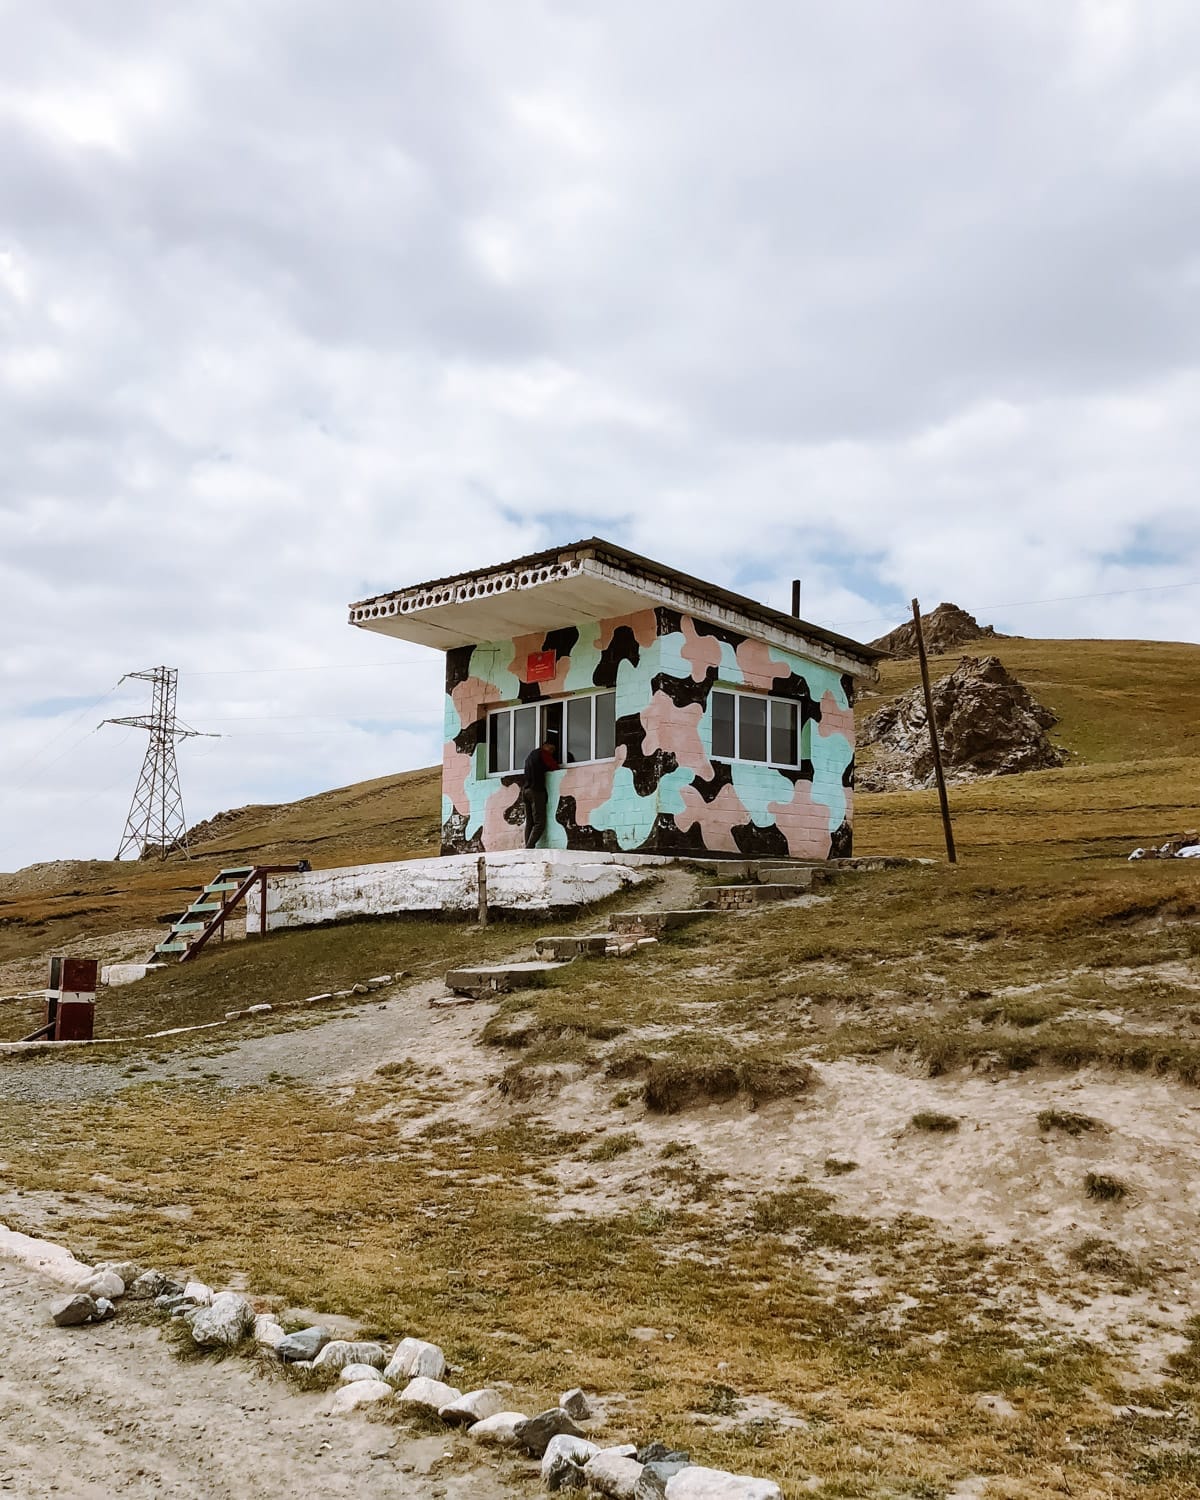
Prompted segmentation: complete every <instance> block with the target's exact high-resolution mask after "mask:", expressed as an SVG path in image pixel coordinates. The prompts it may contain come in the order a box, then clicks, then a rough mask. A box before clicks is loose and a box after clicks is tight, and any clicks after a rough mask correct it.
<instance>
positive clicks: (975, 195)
mask: <svg viewBox="0 0 1200 1500" xmlns="http://www.w3.org/2000/svg"><path fill="white" fill-rule="evenodd" d="M0 35H3V37H4V39H5V41H4V45H3V48H2V49H0V627H2V635H0V721H2V722H0V869H11V868H14V867H16V866H17V865H20V864H23V863H27V862H30V861H32V860H39V859H48V858H55V857H63V856H94V857H109V856H111V855H112V854H113V853H114V852H115V849H116V845H117V841H118V839H119V836H120V833H121V828H122V824H123V821H124V817H125V812H126V807H127V804H128V800H129V797H130V795H131V793H132V790H133V784H134V782H135V780H136V778H137V773H138V769H139V766H140V764H141V756H142V753H143V751H144V748H145V736H144V735H143V734H141V733H139V732H137V731H133V730H122V729H114V728H106V729H103V730H100V731H99V732H96V733H92V732H90V731H92V730H93V728H94V726H95V724H96V723H97V722H98V721H99V719H101V718H102V717H105V716H107V715H111V714H129V713H136V712H138V711H139V710H140V709H141V708H142V706H143V704H144V703H145V702H146V701H147V698H148V689H147V690H146V693H143V692H142V691H141V690H142V689H144V688H146V685H145V684H138V683H133V684H130V683H126V684H125V686H124V687H123V688H122V689H121V690H120V692H109V690H110V689H112V688H113V687H114V685H115V684H116V682H117V679H118V678H119V677H120V676H121V674H122V673H123V672H126V671H129V670H132V669H137V668H144V667H149V666H152V665H156V664H158V663H160V662H161V663H165V664H167V665H171V666H176V667H178V668H179V669H180V672H181V678H180V712H181V714H182V715H183V716H184V717H185V718H186V719H187V720H188V721H189V722H191V723H192V724H194V725H195V726H196V727H198V728H202V729H208V730H213V731H220V733H221V734H222V736H223V737H222V738H220V739H205V740H194V741H190V742H189V743H187V744H185V745H184V746H183V747H182V749H181V752H180V765H181V771H182V775H183V788H184V794H185V800H186V804H187V811H188V814H189V819H191V820H195V819H198V818H200V817H202V816H206V815H208V814H210V813H212V812H213V811H215V810H217V809H219V808H226V807H232V806H237V805H240V804H242V803H245V802H249V801H272V800H283V799H290V798H292V797H295V796H299V795H303V794H305V793H307V792H312V791H319V790H323V789H325V788H328V787H330V786H335V785H339V784H343V783H346V782H350V781H356V780H360V779H362V778H365V777H368V776H375V775H381V774H383V773H385V772H390V771H393V770H398V769H402V768H406V767H411V766H418V765H425V764H429V763H431V762H432V761H433V760H434V759H435V757H436V756H437V754H438V748H439V744H440V716H441V691H440V682H441V658H440V656H436V655H435V654H433V653H430V652H424V651H422V650H420V649H419V648H418V647H416V646H411V645H407V644H404V643H401V642H394V643H393V642H391V641H388V640H386V639H384V638H382V637H378V636H374V635H370V634H367V633H365V632H361V631H356V630H353V629H351V628H349V627H348V626H347V624H346V608H345V607H346V605H347V604H348V603H349V602H350V601H351V600H354V599H357V598H360V597H362V596H364V595H367V594H371V593H374V592H379V591H382V590H386V589H390V588H395V587H399V586H401V585H403V584H407V583H411V582H416V581H419V580H421V579H424V578H427V577H432V576H437V575H441V574H445V573H449V572H453V571H457V570H459V569H464V568H468V567H474V566H479V565H483V564H487V563H490V562H499V561H501V560H504V559H506V558H509V557H512V556H515V555H517V554H519V553H522V552H525V551H529V550H533V549H535V548H539V547H542V546H549V545H553V544H555V543H558V542H565V541H570V540H574V539H576V538H578V537H581V536H587V535H591V534H593V533H599V534H601V535H605V536H608V537H611V538H612V539H614V540H617V541H620V542H623V543H624V544H626V545H628V546H631V547H633V548H635V549H637V550H639V551H642V552H645V553H648V554H649V555H650V556H652V557H655V558H658V559H660V560H662V561H664V562H667V563H671V564H674V565H676V566H679V567H682V568H685V569H687V570H689V571H692V572H695V573H699V574H700V575H702V576H705V577H708V578H711V579H713V580H714V581H717V582H720V583H724V584H727V585H731V586H733V587H736V588H738V589H740V590H741V591H743V592H748V593H751V594H754V595H756V596H757V597H760V598H763V599H766V600H768V601H770V602H773V603H775V604H777V605H779V606H781V607H786V604H787V601H788V580H789V579H790V578H791V577H792V576H793V575H796V576H800V577H802V578H803V580H804V613H805V614H806V615H807V616H808V617H809V618H811V619H815V620H819V621H822V622H825V623H834V624H837V625H838V626H839V627H840V628H842V629H843V630H845V631H846V633H849V634H856V635H860V636H862V637H863V638H869V637H872V636H874V635H877V634H879V633H881V632H882V631H883V630H884V629H886V628H888V627H889V626H891V625H893V624H895V623H897V622H898V621H899V620H900V619H901V618H902V616H903V613H904V602H905V601H906V600H907V599H908V598H909V597H910V596H911V595H913V594H919V595H920V596H921V598H922V601H923V602H927V603H928V604H930V605H932V604H934V603H936V602H937V601H938V600H939V599H953V600H955V601H956V602H958V603H961V604H963V605H965V606H966V607H968V608H971V609H974V610H976V611H977V612H980V613H981V615H982V617H983V618H984V619H986V620H989V621H991V622H993V623H995V624H996V625H997V626H998V627H999V628H1001V629H1004V630H1011V631H1016V632H1019V633H1021V634H1025V635H1068V636H1070V635H1098V636H1145V637H1158V638H1170V639H1186V640H1192V641H1195V640H1198V639H1200V587H1197V586H1196V585H1197V581H1198V580H1200V504H1198V502H1197V478H1196V476H1197V470H1198V461H1200V345H1198V342H1197V321H1198V315H1197V307H1198V303H1197V293H1198V290H1200V180H1198V179H1200V6H1197V5H1196V4H1195V0H1054V3H1047V0H994V3H989V0H839V3H837V4H828V3H821V4H818V3H815V0H753V3H751V4H738V5H735V4H733V3H732V0H723V3H717V0H655V3H653V4H647V3H646V0H636V3H635V0H593V3H583V0H558V3H549V0H478V3H473V0H425V3H413V0H409V3H406V0H340V3H339V4H337V5H334V4H331V3H324V4H320V3H315V0H255V3H253V4H251V5H247V4H245V3H238V4H235V3H233V0H205V3H203V4H195V3H187V4H183V3H180V0H0ZM1175 585H1179V586H1178V587H1176V586H1175ZM1133 591H1136V592H1133ZM1082 595H1092V596H1095V595H1109V596H1111V597H1090V598H1079V597H1075V596H1082ZM1046 600H1056V601H1064V602H1055V603H1029V602H1027V601H1046ZM106 693H107V694H108V696H106V697H103V698H102V699H101V701H100V702H98V703H97V702H95V700H96V699H98V698H101V695H102V694H106Z"/></svg>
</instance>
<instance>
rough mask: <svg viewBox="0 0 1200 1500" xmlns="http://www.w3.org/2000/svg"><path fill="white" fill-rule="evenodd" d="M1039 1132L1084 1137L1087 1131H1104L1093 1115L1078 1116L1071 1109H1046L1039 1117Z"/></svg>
mask: <svg viewBox="0 0 1200 1500" xmlns="http://www.w3.org/2000/svg"><path fill="white" fill-rule="evenodd" d="M1037 1122H1038V1129H1039V1130H1061V1131H1063V1132H1065V1133H1066V1134H1067V1135H1083V1133H1084V1132H1085V1131H1087V1130H1103V1129H1104V1126H1103V1125H1102V1124H1101V1123H1100V1121H1099V1120H1094V1119H1093V1118H1092V1117H1091V1115H1078V1114H1076V1113H1075V1112H1074V1111H1073V1110H1069V1109H1044V1110H1042V1112H1041V1114H1039V1115H1038V1117H1037Z"/></svg>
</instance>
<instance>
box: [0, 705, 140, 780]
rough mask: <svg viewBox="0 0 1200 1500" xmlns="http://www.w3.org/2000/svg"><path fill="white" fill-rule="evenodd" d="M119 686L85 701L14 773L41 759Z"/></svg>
mask: <svg viewBox="0 0 1200 1500" xmlns="http://www.w3.org/2000/svg"><path fill="white" fill-rule="evenodd" d="M123 680H124V679H122V681H123ZM120 686H121V683H120V682H114V683H113V685H112V687H110V688H109V689H108V691H107V692H104V693H101V694H100V696H99V697H98V698H93V699H92V700H91V702H90V703H85V704H84V705H83V707H82V708H81V709H80V710H79V712H78V713H77V714H76V715H75V717H74V718H72V719H68V721H67V722H66V723H65V724H63V725H60V727H59V728H58V729H56V730H55V731H54V733H53V734H52V735H51V736H50V738H49V739H48V740H47V741H46V742H45V743H44V744H43V745H40V746H39V747H38V749H36V750H35V751H34V752H33V754H32V755H31V756H29V758H28V759H27V760H23V761H22V762H21V763H20V764H19V765H18V766H16V767H15V768H14V774H15V773H17V772H21V771H23V770H24V769H25V767H26V766H31V765H33V763H34V762H35V761H38V760H41V758H42V756H43V755H45V753H46V751H47V750H49V748H50V746H51V745H53V744H54V742H55V740H60V739H62V737H63V735H64V734H66V732H67V731H68V730H69V729H73V728H74V727H75V725H76V724H78V723H79V721H80V719H82V718H83V717H84V716H85V715H86V714H90V713H91V711H92V710H93V709H94V708H97V707H98V706H99V705H100V704H101V703H103V702H104V700H105V698H111V697H112V695H113V694H114V693H115V692H116V691H117V689H118V688H119V687H120ZM93 732H94V731H93V730H90V729H89V730H88V731H87V734H84V735H82V736H81V737H80V740H84V739H87V735H88V734H92V733H93ZM80 740H76V741H75V744H79V743H80ZM53 764H55V762H53V761H51V765H53ZM16 790H18V791H19V790H20V788H19V787H18V788H16Z"/></svg>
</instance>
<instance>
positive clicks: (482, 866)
mask: <svg viewBox="0 0 1200 1500" xmlns="http://www.w3.org/2000/svg"><path fill="white" fill-rule="evenodd" d="M475 868H476V869H477V870H478V871H479V925H480V927H486V926H487V924H488V893H487V857H486V856H485V855H483V854H481V855H480V856H479V860H478V863H477V864H476V866H475Z"/></svg>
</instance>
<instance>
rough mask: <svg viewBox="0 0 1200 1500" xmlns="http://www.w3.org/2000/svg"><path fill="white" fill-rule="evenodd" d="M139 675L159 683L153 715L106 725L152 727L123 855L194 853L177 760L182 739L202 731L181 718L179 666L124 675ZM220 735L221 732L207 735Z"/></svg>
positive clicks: (123, 840) (120, 854)
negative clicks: (177, 744)
mask: <svg viewBox="0 0 1200 1500" xmlns="http://www.w3.org/2000/svg"><path fill="white" fill-rule="evenodd" d="M130 677H137V678H140V679H141V680H142V681H144V682H152V683H153V684H154V698H153V701H152V703H151V707H150V712H149V713H148V714H138V715H136V716H134V717H133V718H129V719H105V720H104V721H103V722H104V723H105V724H129V725H131V726H132V727H133V728H134V729H148V730H149V731H150V743H149V744H148V745H147V746H146V758H145V760H144V761H143V762H142V774H141V776H140V777H139V778H138V784H137V790H136V791H135V792H134V794H133V801H132V802H131V803H130V804H129V816H128V817H127V818H126V819H125V832H124V833H123V834H122V835H121V847H120V848H119V849H118V850H117V858H118V859H124V858H125V854H126V851H127V850H130V849H132V850H134V851H135V855H136V857H137V858H139V859H144V858H145V857H146V856H147V855H148V854H150V853H151V852H152V851H154V850H157V851H158V857H159V859H166V857H167V855H168V854H170V853H171V851H172V850H174V849H182V850H183V852H184V854H188V853H189V850H188V844H187V821H186V819H185V818H184V815H183V793H182V792H181V791H180V789H179V767H178V766H177V765H176V764H175V742H176V740H189V739H192V738H194V737H196V736H198V735H200V734H201V733H202V731H200V730H199V729H189V728H188V726H187V725H186V724H181V723H180V722H179V721H178V719H176V717H175V692H176V688H177V685H178V682H179V673H178V671H177V670H176V669H175V668H174V667H151V668H149V669H148V670H146V671H145V672H126V674H125V676H124V677H122V678H121V681H122V682H124V681H125V680H126V679H127V678H130ZM207 737H208V738H212V739H216V738H217V737H218V736H216V735H212V736H207Z"/></svg>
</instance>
